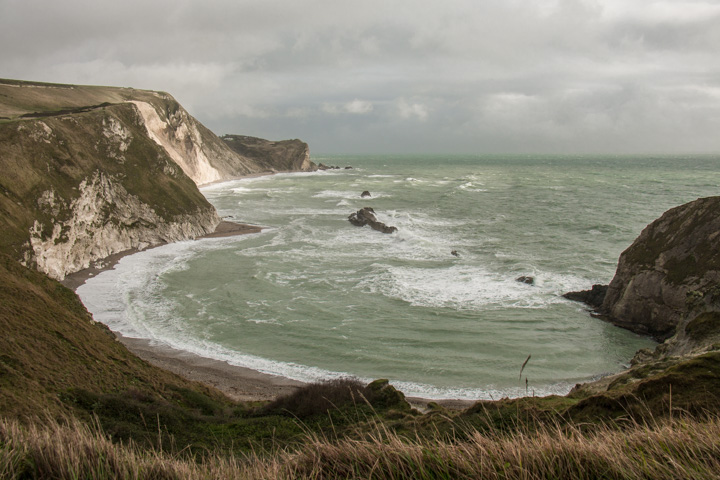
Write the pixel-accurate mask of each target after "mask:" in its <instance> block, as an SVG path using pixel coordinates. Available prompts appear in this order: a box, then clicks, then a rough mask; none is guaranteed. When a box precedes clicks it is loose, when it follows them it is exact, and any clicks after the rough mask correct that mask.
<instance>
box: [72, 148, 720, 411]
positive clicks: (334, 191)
mask: <svg viewBox="0 0 720 480" xmlns="http://www.w3.org/2000/svg"><path fill="white" fill-rule="evenodd" d="M314 160H315V161H316V162H319V161H321V162H323V163H326V164H335V165H342V166H345V165H352V166H353V167H354V168H353V169H352V170H345V169H342V170H332V171H326V172H317V173H301V174H281V175H275V176H271V177H259V178H252V179H244V180H238V181H233V182H227V183H222V184H217V185H213V186H210V187H206V188H204V189H202V191H203V193H204V194H205V195H206V197H207V198H208V199H209V200H210V202H212V203H213V204H214V205H215V206H216V207H217V209H218V211H219V212H220V214H221V216H225V217H228V219H230V220H234V221H239V222H247V223H253V224H259V225H262V226H264V227H266V228H265V230H264V231H263V232H262V233H260V234H255V235H247V236H242V237H233V238H224V239H208V240H202V241H196V242H182V243H178V244H173V245H168V246H165V247H160V248H156V249H152V250H149V251H146V252H142V253H140V254H137V255H133V256H131V257H126V258H125V259H123V260H122V261H121V263H120V264H119V265H118V266H117V267H116V269H114V270H112V271H108V272H104V273H102V274H100V275H99V276H98V277H96V278H94V279H93V280H91V281H90V282H88V283H87V284H86V285H84V286H83V287H81V288H80V289H79V293H80V295H81V297H82V298H83V301H84V302H85V303H86V305H87V306H88V308H89V309H90V310H91V311H92V312H93V313H94V314H95V316H96V318H97V319H98V320H101V321H104V322H106V323H108V324H109V325H110V326H111V327H112V328H113V329H116V330H118V331H120V332H121V333H123V334H125V335H129V336H138V337H145V338H150V339H154V340H156V341H158V342H162V343H166V344H169V345H171V346H174V347H177V348H183V349H186V350H190V351H194V352H196V353H200V354H203V355H206V356H210V357H214V358H219V359H225V360H227V361H229V362H231V363H235V364H239V365H244V366H249V367H252V368H256V369H258V370H262V371H266V372H270V373H275V374H281V375H285V376H289V377H292V378H297V379H301V380H312V379H319V378H330V377H333V376H337V375H348V374H350V375H354V376H357V377H360V378H362V379H368V380H370V379H374V378H389V379H391V380H392V381H393V383H394V384H396V385H398V386H399V387H400V388H401V389H403V390H404V391H405V392H406V393H408V394H417V395H423V396H426V397H461V398H490V397H493V398H497V397H498V396H506V395H518V394H524V393H525V392H526V383H525V378H526V377H527V388H528V393H530V390H532V391H534V392H535V394H547V393H566V392H567V391H568V390H569V388H570V387H571V386H572V385H574V384H575V383H577V382H580V381H584V380H588V379H590V378H593V377H595V376H598V375H601V374H604V373H608V372H614V371H618V370H620V369H621V368H622V367H623V365H625V364H626V363H627V362H628V361H629V359H630V358H631V357H632V355H633V353H634V352H635V351H636V350H637V349H639V348H642V347H649V346H652V342H651V341H650V340H648V339H646V338H643V337H639V336H637V335H634V334H632V333H629V332H627V331H625V330H621V329H619V328H616V327H613V326H611V325H609V324H607V323H604V322H602V321H600V320H597V319H594V318H591V317H590V316H589V315H588V314H587V312H586V311H585V310H583V308H582V307H581V306H580V305H578V304H576V303H573V302H569V301H567V300H564V299H563V298H561V297H560V296H559V295H560V294H562V293H564V292H566V291H570V290H578V289H585V288H589V287H590V286H591V285H592V284H593V283H607V282H609V281H610V279H611V278H612V275H613V273H614V270H615V266H616V262H617V258H618V256H619V254H620V253H621V251H622V250H623V249H625V248H626V247H627V246H629V245H630V243H631V242H632V241H633V239H634V238H635V237H636V236H637V235H638V234H639V233H640V231H641V230H642V228H643V227H644V226H645V225H646V224H647V223H649V222H650V221H652V220H653V219H655V218H656V217H658V216H659V215H660V214H661V213H662V212H663V211H665V210H667V209H668V208H670V207H672V206H676V205H679V204H681V203H685V202H687V201H690V200H693V199H695V198H697V197H699V196H708V195H715V194H717V191H718V185H720V175H719V174H718V173H717V172H718V167H720V159H718V158H717V157H709V156H706V157H685V158H683V157H582V158H573V157H550V156H545V157H543V156H526V157H517V156H514V157H507V156H496V157H490V156H466V157H457V156H455V157H442V156H420V157H418V156H415V157H412V156H402V157H387V156H386V157H324V158H316V159H314ZM364 190H368V191H370V192H371V194H372V197H370V198H361V197H360V193H361V192H362V191H364ZM364 206H370V207H373V208H374V209H375V211H376V212H377V215H378V218H379V219H380V220H381V221H383V222H385V223H387V224H389V225H394V226H396V227H397V228H398V232H397V233H395V234H392V235H384V234H381V233H379V232H376V231H373V230H371V229H370V228H368V227H364V228H358V227H355V226H353V225H351V224H350V223H349V222H348V221H347V217H348V215H349V214H350V213H352V212H354V211H356V210H358V209H359V208H361V207H364ZM452 250H456V251H457V252H458V254H459V257H455V256H453V255H451V253H450V252H451V251H452ZM519 276H532V277H534V279H535V285H532V286H531V285H526V284H523V283H520V282H517V281H516V280H515V279H516V278H517V277H519ZM528 355H532V357H531V359H530V361H529V362H528V364H527V366H526V367H525V370H524V372H523V378H522V380H520V379H519V373H520V367H521V365H522V363H523V362H524V361H525V359H526V358H527V356H528Z"/></svg>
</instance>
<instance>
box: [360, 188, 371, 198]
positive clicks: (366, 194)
mask: <svg viewBox="0 0 720 480" xmlns="http://www.w3.org/2000/svg"><path fill="white" fill-rule="evenodd" d="M360 196H361V197H362V198H365V197H370V196H371V195H370V192H368V191H367V190H365V191H364V192H362V193H361V194H360Z"/></svg>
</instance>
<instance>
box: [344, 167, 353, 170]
mask: <svg viewBox="0 0 720 480" xmlns="http://www.w3.org/2000/svg"><path fill="white" fill-rule="evenodd" d="M352 169H353V167H345V170H352Z"/></svg>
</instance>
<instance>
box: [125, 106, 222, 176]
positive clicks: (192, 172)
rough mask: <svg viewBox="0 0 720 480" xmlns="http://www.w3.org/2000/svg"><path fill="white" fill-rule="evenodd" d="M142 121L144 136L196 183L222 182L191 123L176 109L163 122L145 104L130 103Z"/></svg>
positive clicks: (186, 116)
mask: <svg viewBox="0 0 720 480" xmlns="http://www.w3.org/2000/svg"><path fill="white" fill-rule="evenodd" d="M131 103H133V104H134V105H135V106H136V107H137V109H138V112H139V113H140V115H141V116H142V117H143V119H144V121H145V127H146V128H147V131H148V135H149V136H150V138H152V139H153V140H154V141H155V142H156V143H157V144H158V145H160V146H161V147H162V148H163V149H165V151H166V152H167V153H168V155H170V157H171V158H172V159H173V160H174V161H175V163H177V164H178V165H179V166H180V168H182V169H183V171H184V172H185V174H186V175H187V176H188V177H190V178H191V179H192V180H193V181H194V182H195V183H196V184H198V185H203V184H206V183H212V182H217V181H219V180H223V175H222V174H221V173H220V172H219V171H218V170H217V169H216V168H215V167H213V166H212V164H211V161H210V159H209V158H208V156H207V155H206V154H205V152H204V150H203V139H202V135H201V134H200V131H199V130H198V128H197V126H196V125H195V122H194V121H193V120H192V119H191V117H190V116H189V115H188V113H187V112H186V111H185V110H184V109H182V108H180V109H179V110H178V111H177V112H176V113H175V114H173V115H172V116H171V118H169V119H168V120H167V121H166V120H163V119H162V118H161V117H160V115H159V114H158V112H157V110H155V107H153V106H152V105H151V104H149V103H147V102H140V101H132V102H131Z"/></svg>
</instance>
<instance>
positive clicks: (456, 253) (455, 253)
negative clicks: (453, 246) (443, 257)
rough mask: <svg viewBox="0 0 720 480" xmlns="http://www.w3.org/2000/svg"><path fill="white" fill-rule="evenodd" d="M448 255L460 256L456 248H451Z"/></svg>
mask: <svg viewBox="0 0 720 480" xmlns="http://www.w3.org/2000/svg"><path fill="white" fill-rule="evenodd" d="M450 255H453V256H455V257H459V256H460V254H459V253H458V251H457V250H453V251H452V252H450Z"/></svg>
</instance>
